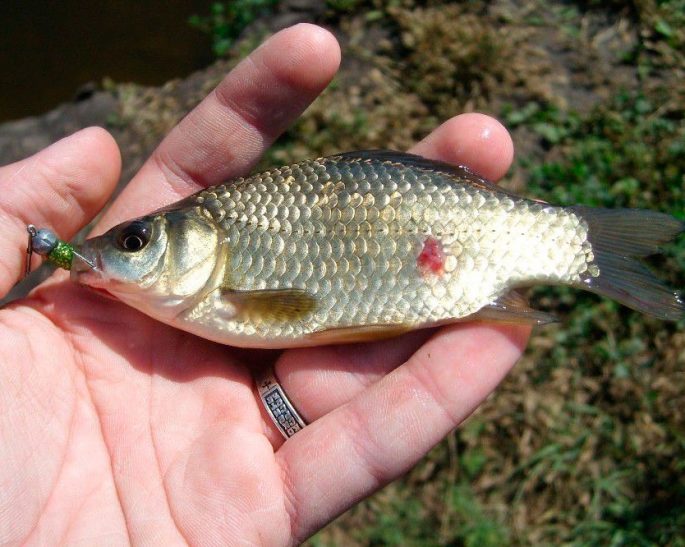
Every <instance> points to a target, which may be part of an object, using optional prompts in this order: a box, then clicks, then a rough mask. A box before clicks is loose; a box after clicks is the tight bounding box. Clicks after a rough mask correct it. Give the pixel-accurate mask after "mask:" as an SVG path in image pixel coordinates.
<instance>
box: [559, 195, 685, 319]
mask: <svg viewBox="0 0 685 547" xmlns="http://www.w3.org/2000/svg"><path fill="white" fill-rule="evenodd" d="M571 209H572V210H573V212H574V213H576V214H578V215H579V216H580V217H582V218H583V219H585V221H586V222H587V223H588V227H589V231H588V239H589V241H590V243H591V244H592V249H593V252H594V255H595V264H596V265H597V267H598V268H599V276H598V277H588V278H587V279H585V280H584V281H585V286H584V288H586V289H587V290H589V291H592V292H594V293H597V294H600V295H603V296H608V297H609V298H613V299H614V300H616V301H618V302H620V303H621V304H624V305H625V306H628V307H629V308H632V309H634V310H637V311H640V312H643V313H647V314H649V315H653V316H654V317H658V318H659V319H667V320H672V321H677V320H679V319H681V318H683V316H685V302H683V300H682V299H681V298H680V297H679V296H678V294H677V293H676V292H675V291H674V290H673V289H671V288H669V287H668V286H666V285H665V284H664V283H662V282H661V281H659V280H658V279H657V278H656V277H655V276H654V274H652V272H651V271H650V270H648V269H647V268H646V267H645V266H644V265H643V264H642V263H640V262H639V261H638V260H636V257H642V256H648V255H651V254H655V253H658V252H659V246H660V245H662V244H664V243H667V242H669V241H671V240H672V239H674V238H675V237H676V236H677V235H678V234H679V233H680V232H682V231H683V230H684V229H685V224H684V223H683V222H681V221H679V220H677V219H675V218H673V217H672V216H670V215H667V214H665V213H658V212H656V211H645V210H642V209H595V208H591V207H582V206H578V207H572V208H571Z"/></svg>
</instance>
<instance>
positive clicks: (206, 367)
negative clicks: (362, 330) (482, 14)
mask: <svg viewBox="0 0 685 547" xmlns="http://www.w3.org/2000/svg"><path fill="white" fill-rule="evenodd" d="M284 51H289V52H292V59H284V62H283V63H282V64H279V61H280V60H281V59H283V55H284V54H283V52H284ZM298 52H299V55H298ZM337 55H338V53H337V45H336V44H335V43H334V42H333V40H332V38H331V37H330V36H329V35H327V34H326V33H324V32H323V31H320V30H316V29H314V28H312V27H310V26H299V27H295V28H293V29H289V30H286V31H284V32H282V33H280V34H279V35H276V36H275V37H274V38H273V39H272V40H271V41H270V42H269V46H268V47H265V48H262V49H261V50H259V51H258V52H255V53H254V54H253V59H252V60H251V62H248V63H243V64H242V65H240V66H239V67H238V68H237V69H236V70H235V71H234V72H233V73H232V74H231V75H229V76H228V77H227V78H226V80H225V81H224V82H223V83H222V84H221V85H220V86H219V88H218V91H217V92H216V93H214V94H213V95H210V97H208V98H207V100H205V102H203V104H202V105H200V106H199V107H198V108H197V109H196V110H195V111H194V112H193V113H191V115H190V116H189V118H187V119H186V120H184V121H183V122H182V123H181V124H180V125H179V127H178V128H176V130H175V131H174V132H172V133H171V134H170V136H169V137H168V138H167V139H166V140H165V142H164V143H162V145H160V148H159V149H158V151H157V152H156V153H155V156H154V157H153V158H152V159H151V160H150V161H149V162H148V164H146V166H145V167H144V168H143V169H142V170H141V172H140V174H139V175H138V176H137V177H136V179H135V180H134V181H132V183H131V184H130V185H129V187H128V188H127V189H126V191H125V192H124V193H123V194H122V195H121V196H120V198H119V199H118V200H117V202H116V203H115V204H114V206H113V207H112V208H111V209H110V211H109V212H108V214H107V216H106V218H105V219H103V221H102V223H103V224H105V225H111V224H113V223H114V222H117V221H120V220H123V219H125V218H130V217H132V216H136V215H138V214H140V213H143V212H147V211H149V210H150V209H153V208H155V207H157V206H159V205H162V204H163V203H164V202H169V201H172V200H173V199H174V198H179V197H181V196H182V195H185V194H187V193H189V192H191V191H192V190H193V189H195V188H197V187H198V185H199V182H200V181H202V182H203V183H213V182H218V181H219V180H223V179H225V178H229V177H230V176H235V175H237V174H241V172H242V171H245V170H247V169H249V167H250V165H252V164H253V163H254V162H255V161H256V159H257V157H258V155H259V154H260V153H261V152H262V150H263V148H264V147H266V146H268V145H269V143H270V141H271V140H272V139H273V138H275V136H276V135H277V134H278V133H279V132H280V131H282V130H283V129H284V128H285V127H286V126H287V124H288V123H290V121H291V120H292V119H293V118H294V117H296V116H297V115H298V114H299V112H300V111H301V110H302V109H303V108H304V107H305V106H306V104H308V102H309V101H311V100H312V99H313V98H314V97H315V96H316V95H317V94H318V93H319V92H320V90H321V89H322V88H323V87H324V86H325V85H326V83H327V82H328V80H329V79H330V77H331V76H332V75H333V73H334V71H335V68H336V67H337ZM257 82H267V83H272V84H273V85H272V86H271V87H269V86H266V87H263V88H260V87H259V85H258V83H257ZM248 97H249V98H248ZM283 104H285V105H288V106H287V107H286V108H284V107H283V106H282V105H283ZM274 112H277V113H278V115H274ZM267 123H269V124H271V125H270V126H269V127H268V130H260V129H258V128H261V127H266V124H267ZM218 126H221V131H220V132H218V130H217V127H218ZM84 133H85V135H84ZM84 133H81V134H80V135H81V136H80V137H79V136H78V135H77V136H75V137H72V138H71V139H67V140H66V141H62V142H61V143H58V144H57V145H55V147H61V148H60V149H59V153H57V152H58V151H56V150H53V149H54V148H55V147H52V148H50V149H47V150H45V151H43V152H41V153H40V154H39V155H38V156H36V158H34V159H32V160H26V162H28V163H26V164H24V162H22V164H21V165H20V164H15V165H14V166H8V167H5V168H3V170H2V171H0V184H3V182H5V183H6V182H7V181H9V180H12V181H13V182H14V183H16V182H17V181H16V179H17V177H19V178H20V180H26V181H29V180H34V181H35V180H36V179H37V180H38V181H39V184H38V185H37V188H36V189H34V192H36V193H35V195H29V194H28V193H26V192H19V191H15V193H12V192H5V193H4V194H3V196H4V197H3V198H0V200H1V201H0V207H1V209H0V210H1V211H2V212H3V214H2V215H0V222H2V223H3V225H4V226H6V228H7V230H6V232H8V233H10V234H11V237H9V238H8V243H7V247H6V248H3V247H0V265H2V266H4V268H3V269H2V270H0V272H6V275H5V277H4V278H0V281H1V283H0V290H2V289H5V290H6V289H7V288H8V287H9V286H10V285H11V284H12V283H13V282H14V281H15V280H16V278H17V277H18V274H19V271H20V268H21V264H20V260H19V259H20V256H21V252H20V250H19V249H21V246H22V245H24V244H25V242H24V236H25V233H24V232H23V226H24V225H25V224H26V223H27V221H29V220H31V221H32V222H34V223H37V224H38V223H39V222H40V220H42V221H43V224H44V225H46V226H65V228H64V230H62V231H60V235H63V236H64V235H65V232H68V233H73V232H74V231H75V230H77V229H78V228H79V227H80V226H81V225H83V224H84V223H85V222H87V221H88V220H89V218H90V217H91V216H92V214H93V213H94V212H95V211H96V210H97V209H98V208H99V207H100V206H101V203H102V201H103V200H104V199H105V196H106V194H107V190H108V188H109V187H111V185H112V184H113V183H114V181H115V180H116V177H117V173H118V165H117V158H116V154H117V153H116V151H115V150H114V149H113V144H112V142H111V139H109V137H107V136H105V135H104V134H103V132H100V131H95V130H93V131H89V132H84ZM227 135H228V136H230V137H229V138H228V140H229V141H230V142H226V140H227V138H226V136H227ZM493 135H494V136H493ZM231 139H233V140H231ZM76 141H78V142H76ZM486 143H489V145H490V146H488V147H486V146H484V145H485V144H486ZM450 145H451V146H450ZM67 147H68V149H69V150H72V152H71V156H69V157H67V159H66V160H62V161H63V164H61V165H60V166H59V169H61V171H58V173H57V176H56V175H55V163H56V161H57V160H55V159H54V157H60V158H64V157H65V151H66V150H67ZM74 148H78V150H79V153H74V152H73V149H74ZM445 150H447V151H446V152H445ZM414 151H415V152H417V153H422V154H426V155H432V156H433V157H441V158H442V159H444V160H447V161H462V162H466V163H471V164H472V166H474V167H475V168H476V169H478V170H480V171H481V172H483V173H484V174H486V175H489V176H491V177H493V178H495V177H497V176H499V175H500V174H501V173H502V172H504V170H506V168H507V166H508V162H509V160H510V144H509V141H508V137H506V134H505V133H504V132H503V131H502V130H501V128H499V126H498V125H497V124H496V122H494V121H492V120H489V119H486V118H484V117H482V116H481V117H479V116H472V117H468V116H466V117H461V118H457V119H454V120H452V121H450V122H448V123H447V124H444V125H443V126H442V127H441V128H439V129H438V130H436V131H435V132H434V133H433V134H432V135H431V136H429V137H428V138H427V139H425V140H424V141H422V143H420V144H419V145H417V147H416V149H415V150H414ZM86 152H90V153H86ZM476 152H478V154H476ZM67 156H68V154H67ZM476 156H477V157H476ZM226 157H229V158H230V159H231V161H230V162H229V163H228V164H227V163H226V160H225V158H226ZM64 162H66V163H64ZM69 162H71V163H69ZM46 166H49V168H48V167H46ZM74 173H77V176H76V177H75V176H74ZM75 178H76V181H74V179H75ZM93 179H95V180H100V181H101V184H100V185H93V184H92V182H93ZM26 184H28V182H27V183H26ZM41 185H43V187H41ZM15 186H16V184H15ZM15 186H13V188H14V187H15ZM6 188H10V187H9V185H8V186H6ZM47 190H49V191H52V192H53V193H55V192H56V193H58V194H59V193H67V194H69V195H68V196H67V202H68V203H69V204H70V207H71V209H73V211H75V212H74V214H70V215H64V212H63V208H62V209H60V208H59V207H57V206H56V205H55V203H54V199H53V200H52V201H51V200H49V199H48V195H49V192H48V191H47ZM22 200H24V201H22ZM29 203H30V204H31V207H30V209H31V210H28V209H29V207H28V205H27V204H29ZM36 203H38V204H40V207H36ZM60 213H61V214H60ZM27 215H28V216H31V215H33V216H32V218H30V219H29V218H26V217H27ZM36 216H38V217H39V218H36ZM65 216H67V218H65ZM66 235H68V234H66ZM64 277H65V276H64V275H59V274H58V275H56V276H53V278H52V279H51V280H50V281H49V282H47V283H45V284H43V285H42V286H41V287H39V288H38V289H37V290H36V291H34V293H33V294H32V295H31V297H30V298H28V299H25V300H23V301H21V302H19V303H16V304H13V305H12V306H11V307H9V308H8V309H5V310H2V311H0V339H1V340H2V344H0V375H2V376H0V377H1V378H2V385H3V391H4V394H3V395H0V411H1V413H0V419H1V421H0V431H2V435H3V438H2V446H1V447H0V455H1V459H2V461H3V462H4V465H3V466H2V468H1V469H0V484H2V488H1V489H0V492H2V493H1V494H0V539H1V540H2V542H3V543H4V542H14V541H21V540H24V539H27V538H29V537H32V538H34V539H40V538H48V539H53V540H54V538H61V539H62V541H65V542H66V541H77V540H87V541H90V542H92V541H93V540H94V539H95V538H97V539H98V540H99V541H100V542H102V541H103V540H105V541H107V542H108V543H119V542H125V541H126V540H127V538H128V539H129V540H132V541H135V542H139V541H150V540H151V539H152V540H153V541H154V542H156V543H170V542H171V541H174V540H175V541H176V542H180V541H188V542H192V543H200V542H202V543H206V542H210V541H211V542H217V543H225V542H226V541H227V540H229V539H231V538H238V537H240V538H242V539H244V540H246V541H254V542H259V543H265V544H269V545H277V544H287V543H291V542H294V541H297V540H298V539H302V538H304V537H306V536H307V535H308V534H310V533H311V532H313V531H314V530H316V529H317V528H319V527H320V526H322V525H323V524H324V523H325V522H327V521H328V520H330V519H331V518H333V517H334V516H335V515H336V514H338V513H340V512H341V511H343V510H345V509H346V508H347V507H349V506H350V505H351V504H352V503H354V502H355V501H356V500H358V499H359V498H360V497H362V496H364V495H368V494H369V493H370V492H372V491H373V490H375V489H376V488H378V487H379V486H381V485H382V484H384V483H385V482H387V481H389V480H392V479H393V478H395V477H396V476H398V475H399V474H401V473H402V472H404V471H405V470H406V469H407V468H409V467H410V466H411V465H413V464H414V463H415V462H416V461H417V460H418V459H419V458H420V457H421V456H422V455H423V454H424V453H425V452H426V451H427V450H428V449H429V448H430V447H431V446H432V445H433V444H434V443H435V442H437V441H438V440H439V439H440V438H442V437H443V436H444V434H445V433H446V432H447V431H449V430H450V429H451V428H452V427H454V426H455V425H456V424H457V423H459V421H461V420H462V419H463V418H464V417H465V416H467V415H468V413H469V412H470V411H471V410H472V409H473V408H474V407H475V406H476V405H477V404H478V403H479V402H480V401H481V400H482V399H483V398H484V397H485V396H486V395H487V394H488V393H489V392H490V391H491V390H492V389H493V388H494V386H495V385H496V383H497V382H498V381H499V379H500V378H501V377H502V375H503V374H504V373H505V372H506V370H508V368H509V367H510V366H511V365H512V364H513V362H514V361H515V359H516V357H517V356H518V354H519V352H520V349H521V347H522V345H523V344H524V343H525V338H526V331H525V329H523V330H522V329H516V328H513V327H508V328H504V327H499V328H495V327H487V326H474V325H461V326H456V327H451V328H448V329H443V330H442V331H440V332H438V333H425V332H424V333H414V334H412V335H409V336H406V337H403V338H401V339H397V340H393V341H386V342H379V343H376V344H366V345H355V346H346V347H337V348H336V347H323V348H311V349H306V350H305V349H302V350H290V351H288V352H285V353H283V354H281V355H275V354H273V353H266V352H260V351H244V350H235V349H233V348H229V347H226V346H220V345H217V344H213V343H210V342H207V341H205V340H201V339H199V338H196V337H194V336H191V335H188V334H185V333H182V332H179V331H177V330H174V329H172V328H170V327H166V326H164V325H162V324H160V323H157V322H155V321H152V320H150V319H148V318H147V317H145V316H143V315H141V314H140V313H139V312H137V311H135V310H133V309H130V308H128V307H126V306H124V305H122V304H120V303H117V302H114V301H110V300H104V299H102V298H101V297H99V296H97V295H95V294H91V293H89V292H87V291H85V290H84V289H82V288H80V287H77V286H75V285H73V284H71V283H70V282H69V281H68V280H66V279H64ZM274 359H276V360H277V362H276V371H277V373H278V375H279V377H280V379H281V382H282V383H283V384H284V386H285V388H286V390H287V391H288V393H289V395H290V396H291V397H292V399H293V400H294V402H295V404H296V405H297V406H298V408H299V409H300V410H301V412H302V413H303V415H304V416H305V417H306V418H307V419H308V421H310V422H313V423H311V425H310V426H308V427H306V428H305V429H304V430H303V431H302V432H300V433H298V434H297V435H296V436H295V437H294V438H293V439H291V440H289V441H288V442H287V443H285V444H283V443H282V441H281V439H280V438H279V437H278V435H277V433H276V432H275V430H274V429H273V428H272V427H271V425H270V424H269V423H268V421H267V420H265V418H264V415H263V413H262V410H261V407H260V405H259V402H258V400H257V399H256V397H255V392H254V387H253V380H252V373H251V370H253V369H254V368H256V367H259V366H264V365H266V364H269V363H270V362H271V361H273V360H274ZM403 363H404V365H403V366H401V367H399V368H397V367H398V366H399V365H401V364H403ZM391 371H392V373H391V374H388V373H390V372H391ZM386 375H387V376H386ZM453 387H455V388H456V387H458V389H454V390H453V389H452V388H453Z"/></svg>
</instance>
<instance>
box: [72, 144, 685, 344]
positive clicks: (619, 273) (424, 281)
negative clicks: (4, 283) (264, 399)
mask: <svg viewBox="0 0 685 547" xmlns="http://www.w3.org/2000/svg"><path fill="white" fill-rule="evenodd" d="M645 226H649V229H645V228H644V227H645ZM681 229H682V223H681V222H679V221H677V220H675V219H673V218H672V217H669V216H668V215H664V214H662V213H657V212H652V211H638V210H630V209H623V210H607V209H592V208H588V207H582V206H577V207H555V206H552V205H549V204H546V203H543V202H539V201H535V200H529V199H525V198H522V197H520V196H516V195H514V194H512V193H509V192H506V191H504V190H501V189H499V188H498V187H496V186H495V185H493V184H491V183H489V182H488V181H486V180H484V179H482V178H480V177H479V176H477V175H475V174H474V173H472V172H470V171H469V170H468V169H465V168H462V167H454V166H450V165H447V164H444V163H440V162H434V161H431V160H426V159H424V158H420V157H418V156H413V155H410V154H402V153H399V152H389V151H362V152H354V153H347V154H342V155H337V156H331V157H328V158H320V159H317V160H307V161H304V162H301V163H298V164H294V165H291V166H285V167H280V168H274V169H271V170H269V171H266V172H264V173H260V174H256V175H253V176H250V177H245V178H240V179H236V180H234V181H231V182H229V183H225V184H221V185H218V186H215V187H211V188H208V189H206V190H203V191H200V192H198V193H197V194H195V195H193V196H190V197H188V198H186V199H184V200H182V201H180V202H179V203H177V204H174V205H171V206H169V207H166V208H164V209H162V210H160V211H158V212H156V213H152V214H150V215H147V216H145V217H143V218H141V219H136V220H133V221H130V222H128V223H124V224H122V225H120V226H117V227H115V228H113V229H112V230H110V231H109V232H107V233H106V234H104V235H103V236H100V237H98V238H95V239H93V240H88V241H86V242H85V243H84V244H83V246H82V247H81V248H80V251H79V252H80V253H81V254H80V255H79V256H83V257H84V259H85V262H84V263H83V264H80V266H77V268H75V269H74V270H73V271H74V272H75V273H74V275H75V277H76V278H77V279H78V280H79V281H81V282H82V283H84V284H86V285H91V286H94V287H98V288H103V289H105V290H107V291H108V292H110V293H111V294H113V295H115V296H117V297H118V298H120V299H121V300H123V301H124V302H127V303H129V304H130V305H132V306H135V307H137V308H138V309H141V310H142V311H144V312H145V313H148V314H149V315H151V316H152V317H156V318H158V319H160V320H162V321H165V322H167V323H169V324H172V325H174V326H176V327H179V328H182V329H185V330H188V331H190V332H193V333H195V334H198V335H200V336H203V337H205V338H209V339H212V340H216V341H219V342H222V343H227V344H233V345H239V346H247V347H288V346H307V345H316V344H323V343H332V342H350V341H357V340H365V339H373V338H378V337H383V336H388V335H392V334H396V333H398V332H401V331H405V330H408V329H411V328H419V327H426V326H432V325H440V324H445V323H449V322H454V321H458V320H462V319H467V318H479V319H486V320H487V319H494V320H505V321H517V322H521V321H523V322H529V323H530V322H532V323H544V322H546V321H549V320H550V317H549V316H548V315H546V314H544V313H543V312H538V311H536V310H532V309H530V308H529V307H527V305H526V304H525V302H524V301H523V300H521V298H520V297H518V296H517V295H515V294H513V293H512V292H511V290H512V289H515V288H517V287H521V286H530V285H534V284H539V283H548V284H566V285H571V286H574V287H579V288H584V289H587V290H590V291H594V292H597V293H599V294H603V295H607V296H610V297H612V298H615V299H617V300H619V301H620V302H622V303H624V304H627V305H629V306H632V307H633V308H635V309H638V310H641V311H644V312H646V313H651V314H653V315H655V316H657V317H661V318H664V319H678V318H680V317H682V315H683V308H684V306H683V303H682V301H681V300H680V299H679V297H678V296H677V295H676V294H675V293H674V292H673V291H672V290H670V289H668V288H667V287H666V286H664V285H663V284H661V283H660V282H659V281H658V280H657V279H656V278H654V277H653V276H652V275H651V274H650V273H649V272H648V271H647V270H646V269H644V268H643V267H642V266H641V265H640V264H639V262H638V261H637V260H636V258H639V257H641V256H644V255H646V254H648V253H650V252H654V251H656V249H657V247H658V245H660V244H662V243H664V242H666V241H669V240H670V239H672V238H674V237H675V236H676V234H677V233H679V231H680V230H681ZM128 238H130V239H128ZM127 242H131V243H130V245H129V243H127ZM88 264H90V265H96V267H95V268H93V267H92V266H90V267H87V265H88Z"/></svg>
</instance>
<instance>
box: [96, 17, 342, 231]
mask: <svg viewBox="0 0 685 547" xmlns="http://www.w3.org/2000/svg"><path fill="white" fill-rule="evenodd" d="M339 64H340V48H339V46H338V43H337V41H336V39H335V37H334V36H333V35H332V34H331V33H330V32H328V31H327V30H325V29H323V28H321V27H318V26H316V25H310V24H305V23H302V24H299V25H295V26H294V27H290V28H287V29H285V30H282V31H280V32H278V33H276V34H274V35H273V36H272V37H271V38H269V39H268V40H267V41H266V42H264V44H262V45H261V46H260V47H259V48H257V49H256V50H254V51H253V52H252V53H251V54H250V55H249V56H248V57H247V58H245V59H244V60H243V61H242V62H240V63H239V64H238V66H236V67H235V68H234V69H233V70H232V71H231V72H230V73H229V74H228V75H227V76H226V77H225V78H224V80H223V81H222V82H221V83H220V84H219V85H218V86H217V87H216V88H215V89H214V90H213V91H212V92H211V93H210V94H209V95H208V96H207V97H206V98H205V99H204V100H203V101H202V102H201V103H200V104H199V105H198V106H197V107H196V108H195V109H193V110H192V111H191V112H190V113H189V114H188V115H187V116H186V117H185V118H184V119H183V120H182V121H181V122H180V123H179V124H178V125H177V126H176V127H175V128H174V129H173V130H172V131H171V132H170V133H169V135H168V136H167V137H166V138H165V139H164V140H163V141H162V143H161V144H160V145H159V147H158V148H157V149H156V150H155V152H154V153H153V154H152V156H151V157H150V159H149V160H148V161H147V162H146V163H145V165H143V167H142V168H141V170H140V172H139V173H138V174H137V175H136V176H135V177H134V178H133V180H131V182H130V183H129V185H128V186H127V187H126V189H125V190H124V191H123V192H122V193H121V195H120V196H119V198H118V199H117V200H116V202H115V203H114V204H113V205H112V207H111V208H110V210H109V211H108V212H107V214H106V215H105V217H104V219H103V221H102V222H101V223H100V226H104V227H110V226H112V225H113V224H116V223H117V222H121V221H122V220H126V219H128V218H132V217H134V216H139V215H141V214H144V213H148V212H150V211H152V210H155V209H157V208H159V207H161V206H163V205H167V204H169V203H173V202H174V201H177V200H179V199H181V198H182V197H185V196H187V195H189V194H191V193H192V192H195V191H197V190H199V189H200V188H202V187H205V186H210V185H213V184H218V183H219V182H222V181H224V180H226V179H230V178H233V177H237V176H240V175H243V174H245V173H246V172H248V171H249V170H250V169H251V168H252V167H253V166H254V164H255V163H256V162H257V161H258V160H259V158H260V156H261V155H262V153H263V152H264V151H265V150H266V149H267V148H268V147H269V146H270V145H271V143H273V141H274V140H275V139H276V138H277V137H278V136H279V135H280V134H281V133H282V132H283V131H284V130H285V129H286V128H287V127H288V126H289V125H290V124H291V123H293V122H294V121H295V120H296V119H297V117H298V116H299V115H300V114H301V113H302V112H303V111H304V109H305V108H306V107H307V106H308V105H309V104H310V103H311V102H312V101H313V100H314V99H315V98H316V97H317V96H318V95H319V94H320V93H321V91H322V90H323V89H324V88H325V87H326V86H327V85H328V83H329V82H330V81H331V79H332V78H333V76H334V75H335V73H336V71H337V70H338V66H339Z"/></svg>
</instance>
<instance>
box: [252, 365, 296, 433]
mask: <svg viewBox="0 0 685 547" xmlns="http://www.w3.org/2000/svg"><path fill="white" fill-rule="evenodd" d="M255 382H256V383H257V391H258V392H259V398H260V399H261V400H262V403H263V404H264V408H265V409H266V413H267V414H268V415H269V417H270V418H271V420H272V421H273V423H274V424H275V425H276V427H277V428H278V430H279V431H280V432H281V434H282V435H283V436H284V437H285V438H286V439H289V438H290V437H292V436H293V435H294V434H295V433H297V432H298V431H300V430H301V429H302V428H304V426H306V425H307V422H305V421H304V420H303V419H302V416H300V415H299V413H298V412H297V410H296V409H295V407H294V406H293V404H292V403H291V402H290V399H288V396H287V395H286V394H285V391H284V390H283V387H282V386H281V384H279V383H278V381H277V380H276V376H275V375H274V372H273V369H271V368H267V369H265V370H263V371H262V372H261V373H258V374H256V375H255Z"/></svg>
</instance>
